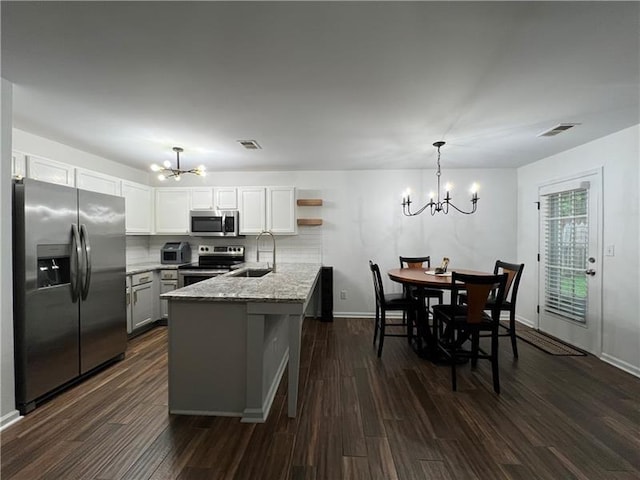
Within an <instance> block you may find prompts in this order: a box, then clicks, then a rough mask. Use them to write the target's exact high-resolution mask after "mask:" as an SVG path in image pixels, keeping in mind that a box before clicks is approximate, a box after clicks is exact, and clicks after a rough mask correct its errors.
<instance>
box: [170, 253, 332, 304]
mask: <svg viewBox="0 0 640 480" xmlns="http://www.w3.org/2000/svg"><path fill="white" fill-rule="evenodd" d="M265 267H266V263H244V264H242V265H241V267H240V268H238V269H236V270H234V271H233V272H230V273H225V274H224V275H220V276H218V277H214V278H211V279H209V280H204V281H202V282H198V283H195V284H193V285H189V286H187V287H184V288H180V289H178V290H173V291H171V292H167V293H164V294H162V295H160V298H163V299H172V300H193V301H204V302H251V301H254V302H255V301H260V302H276V303H304V302H305V301H306V300H307V298H308V296H309V291H310V290H311V289H312V288H313V285H314V283H315V281H316V278H317V277H318V273H319V272H320V267H321V265H319V264H310V263H278V264H277V265H276V272H269V273H268V274H266V275H265V276H263V277H256V278H247V277H234V276H233V274H234V273H237V272H238V271H241V270H244V269H248V268H265Z"/></svg>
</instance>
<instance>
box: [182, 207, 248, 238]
mask: <svg viewBox="0 0 640 480" xmlns="http://www.w3.org/2000/svg"><path fill="white" fill-rule="evenodd" d="M189 217H190V218H189V226H190V229H191V235H194V236H197V237H237V236H238V229H239V227H240V226H239V225H238V211H237V210H191V212H190V215H189Z"/></svg>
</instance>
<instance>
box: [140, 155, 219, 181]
mask: <svg viewBox="0 0 640 480" xmlns="http://www.w3.org/2000/svg"><path fill="white" fill-rule="evenodd" d="M173 151H174V152H176V168H173V167H171V162H170V161H169V160H166V161H165V162H164V164H163V166H162V167H161V166H160V165H156V164H155V163H154V164H153V165H151V170H153V171H154V172H159V173H158V180H161V181H163V180H166V179H167V178H171V177H173V179H174V180H175V181H176V182H179V181H180V179H181V178H182V175H183V174H185V173H192V174H194V175H200V176H201V177H204V176H205V175H206V174H207V172H206V171H205V167H204V165H200V166H199V167H197V168H192V169H191V170H182V169H181V168H180V153H182V152H183V151H184V149H183V148H181V147H173Z"/></svg>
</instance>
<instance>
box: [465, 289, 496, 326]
mask: <svg viewBox="0 0 640 480" xmlns="http://www.w3.org/2000/svg"><path fill="white" fill-rule="evenodd" d="M465 287H466V290H467V323H480V322H481V321H482V318H483V314H484V309H485V304H486V303H487V299H488V298H489V295H490V293H491V291H492V290H493V289H494V287H495V284H493V283H490V284H472V283H465Z"/></svg>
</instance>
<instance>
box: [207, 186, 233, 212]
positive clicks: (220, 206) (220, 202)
mask: <svg viewBox="0 0 640 480" xmlns="http://www.w3.org/2000/svg"><path fill="white" fill-rule="evenodd" d="M213 191H214V198H215V202H214V207H213V208H215V209H216V210H237V209H238V195H237V192H236V188H235V187H216V188H214V190H213Z"/></svg>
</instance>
